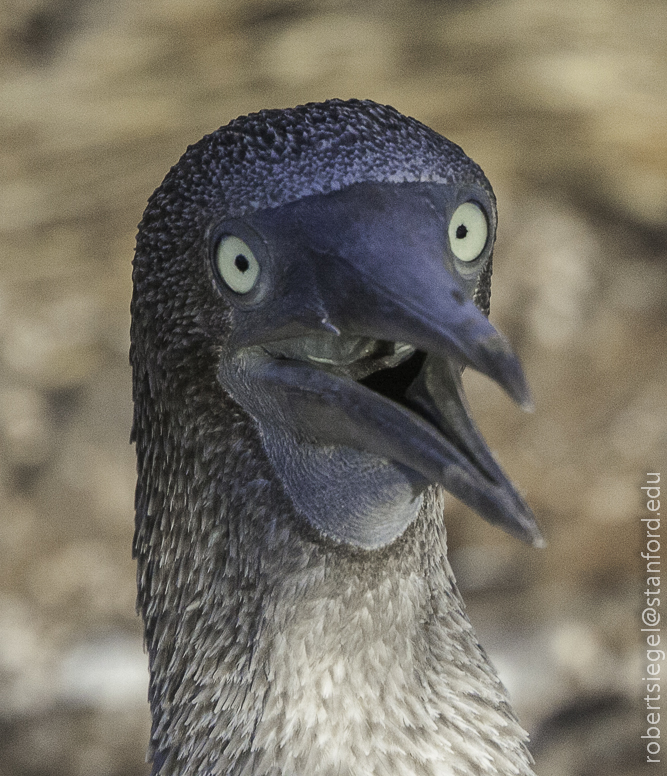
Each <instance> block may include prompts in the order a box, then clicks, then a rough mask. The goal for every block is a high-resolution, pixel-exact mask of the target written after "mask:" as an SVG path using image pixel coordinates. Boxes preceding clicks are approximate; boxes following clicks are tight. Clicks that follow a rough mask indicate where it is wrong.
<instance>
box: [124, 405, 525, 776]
mask: <svg viewBox="0 0 667 776" xmlns="http://www.w3.org/2000/svg"><path fill="white" fill-rule="evenodd" d="M230 418H231V421H230ZM154 423H155V419H153V421H152V422H151V424H150V425H151V426H152V425H153V424H154ZM224 423H225V426H224V428H223V427H222V426H221V425H220V423H216V421H215V419H214V418H211V419H210V422H209V423H203V424H200V426H199V427H198V428H193V427H192V426H190V427H189V428H188V426H189V424H185V423H184V424H180V423H176V422H175V421H170V422H167V421H166V420H165V419H164V418H162V433H161V434H155V433H153V434H152V435H151V436H150V437H148V436H146V438H144V437H143V436H142V433H141V429H139V431H138V432H137V447H138V452H139V487H138V501H137V503H138V517H137V533H136V536H135V553H136V555H137V558H138V562H139V576H138V579H139V603H140V606H141V608H142V613H143V616H144V620H145V625H146V642H147V647H148V650H149V655H150V663H151V685H150V693H151V704H152V712H153V734H152V747H153V750H154V753H155V756H156V763H158V767H157V768H156V769H155V771H154V772H155V773H158V772H159V774H160V776H176V775H177V774H179V775H181V774H183V775H184V774H192V773H196V774H202V775H203V774H209V775H210V776H217V774H221V775H222V774H225V775H226V776H236V775H237V774H252V775H253V776H279V775H280V774H293V775H294V776H298V775H299V774H304V775H305V774H309V775H312V776H317V775H318V774H321V775H322V776H325V775H328V774H355V776H366V775H368V776H370V774H376V773H387V774H396V775H397V776H425V775H426V774H428V775H429V776H435V775H436V774H438V775H439V774H443V775H444V774H467V773H470V774H473V773H475V774H477V773H479V774H487V773H488V774H500V773H503V774H504V773H513V774H523V775H528V774H531V773H532V770H531V768H530V765H529V761H530V758H529V755H528V754H527V752H526V750H525V746H524V743H523V742H524V739H525V734H524V733H523V731H522V730H521V728H520V727H519V725H518V724H517V722H516V720H515V717H514V715H513V713H512V711H511V709H510V708H509V706H508V702H507V698H506V694H505V690H504V688H503V687H502V685H501V683H500V682H499V680H498V678H497V676H496V674H495V672H494V670H493V668H492V667H491V666H490V664H489V662H488V660H487V658H486V656H485V654H484V652H483V651H482V649H481V648H480V647H479V645H478V643H477V640H476V637H475V635H474V633H473V631H472V628H471V626H470V624H469V622H468V619H467V617H466V615H465V612H464V608H463V604H462V601H461V599H460V596H459V594H458V591H457V589H456V584H455V581H454V578H453V575H452V573H451V569H450V567H449V564H448V562H447V558H446V546H445V536H444V528H443V522H442V506H441V501H442V499H441V497H440V496H439V495H438V494H437V493H435V492H431V491H429V492H427V493H426V494H425V498H424V507H423V510H422V513H421V515H420V517H419V518H418V519H417V521H416V522H415V523H414V524H413V525H412V526H411V527H410V528H409V529H408V531H407V532H406V534H405V535H404V536H403V537H401V538H400V539H399V540H397V542H395V543H394V544H393V545H391V546H390V547H388V548H385V549H384V550H382V551H375V552H363V551H355V552H348V551H346V550H344V549H343V548H341V547H338V548H336V551H333V547H332V546H330V545H327V544H326V543H323V542H322V541H320V540H319V538H318V537H316V536H314V535H313V534H312V530H313V529H312V528H310V527H309V526H308V525H307V524H305V523H304V521H302V520H301V519H300V518H299V517H298V515H297V514H296V512H295V510H294V508H293V507H292V505H291V503H290V502H289V500H288V498H287V497H286V495H285V494H284V492H283V491H282V489H281V488H280V486H279V485H278V484H277V483H276V480H275V478H274V476H273V473H272V469H271V467H270V466H269V464H268V462H267V459H266V457H265V456H264V454H263V451H262V449H261V448H260V445H259V442H258V441H257V440H256V439H255V438H254V437H253V435H252V434H248V429H247V428H246V427H245V425H244V423H243V419H242V417H241V416H240V415H239V416H234V413H233V412H228V413H227V416H226V419H225V421H224ZM171 424H175V425H176V426H177V427H170V425H171ZM148 427H150V426H148ZM221 438H224V440H225V447H224V449H221V447H220V439H221ZM177 440H178V442H177ZM165 464H166V470H165Z"/></svg>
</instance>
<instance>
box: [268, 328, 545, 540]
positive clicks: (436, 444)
mask: <svg viewBox="0 0 667 776" xmlns="http://www.w3.org/2000/svg"><path fill="white" fill-rule="evenodd" d="M262 351H263V352H264V354H265V357H268V359H267V363H266V367H265V368H266V374H267V376H268V375H269V373H270V379H271V382H272V384H273V386H274V387H275V388H276V389H277V390H280V391H283V392H284V395H285V396H286V397H287V399H288V401H287V403H286V405H284V406H290V407H291V408H292V410H293V412H294V414H295V417H296V416H298V417H299V420H300V422H301V427H302V428H304V429H309V430H310V432H311V434H312V435H313V436H314V437H315V438H318V439H320V440H321V441H323V442H328V443H337V444H345V445H350V446H352V447H357V448H358V449H363V450H366V451H368V452H372V453H375V454H377V455H379V456H382V457H386V458H388V459H390V460H394V461H396V462H398V463H400V464H403V465H404V466H406V467H408V468H409V469H412V470H414V471H415V472H417V473H418V474H419V475H421V476H422V477H423V482H424V485H426V484H429V483H440V484H442V485H444V487H445V488H446V489H447V490H449V491H450V492H451V493H453V494H454V495H455V496H457V497H458V498H459V499H460V500H461V501H463V502H464V503H466V504H468V505H469V506H470V507H471V508H472V509H474V510H475V511H477V512H478V513H479V514H480V515H481V516H483V517H484V518H485V519H487V520H489V521H490V522H492V523H495V524H498V525H499V526H500V527H502V528H503V529H504V530H506V531H508V532H509V533H511V534H513V535H515V536H517V537H518V538H520V539H522V540H523V541H527V542H529V543H531V544H533V545H534V546H541V545H542V544H543V539H542V536H541V534H540V531H539V529H538V527H537V525H536V523H535V520H534V517H533V515H532V512H531V511H530V509H529V507H528V506H527V505H526V503H525V501H524V500H523V498H522V497H521V495H520V494H519V493H518V491H517V490H516V489H515V487H514V486H513V485H512V483H511V482H510V481H509V479H508V478H507V476H506V475H505V474H504V472H503V471H502V469H501V468H500V466H499V465H498V463H497V461H496V460H495V458H494V457H493V455H492V454H491V452H490V451H489V449H488V447H487V445H486V443H485V441H484V439H483V438H482V436H481V434H480V432H479V431H478V430H477V428H476V426H475V424H474V421H473V420H472V417H471V414H470V411H469V408H468V405H467V402H466V399H465V396H464V393H463V389H462V385H461V372H462V371H463V370H462V365H461V363H460V362H459V361H457V359H455V358H447V359H443V358H441V357H438V356H434V355H430V354H428V353H427V352H426V351H424V350H421V349H419V348H417V347H415V346H413V345H411V344H409V343H406V342H392V341H389V340H381V339H374V338H371V337H359V336H352V335H346V334H340V333H337V334H336V333H331V332H328V331H327V332H318V333H313V334H309V335H306V336H302V337H293V338H288V339H284V340H278V341H274V342H271V343H265V344H264V345H263V346H262Z"/></svg>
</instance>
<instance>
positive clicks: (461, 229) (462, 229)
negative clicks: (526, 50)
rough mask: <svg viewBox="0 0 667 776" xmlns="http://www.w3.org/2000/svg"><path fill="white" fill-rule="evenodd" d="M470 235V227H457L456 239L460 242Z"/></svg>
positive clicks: (462, 225)
mask: <svg viewBox="0 0 667 776" xmlns="http://www.w3.org/2000/svg"><path fill="white" fill-rule="evenodd" d="M467 234H468V227H467V226H465V225H464V224H461V225H460V226H457V227H456V237H457V239H459V240H462V239H463V238H464V237H465V236H466V235H467Z"/></svg>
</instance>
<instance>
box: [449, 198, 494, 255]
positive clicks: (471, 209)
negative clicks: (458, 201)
mask: <svg viewBox="0 0 667 776" xmlns="http://www.w3.org/2000/svg"><path fill="white" fill-rule="evenodd" d="M488 235H489V225H488V224H487V221H486V216H485V215H484V211H483V210H482V208H481V207H480V206H479V205H476V204H475V203H474V202H465V203H464V204H463V205H459V206H458V207H457V208H456V210H455V211H454V215H453V216H452V220H451V221H450V222H449V244H450V245H451V246H452V253H453V254H454V256H456V258H457V259H460V260H461V261H474V260H475V259H476V258H477V257H478V256H479V255H480V253H481V252H482V251H483V250H484V246H485V245H486V239H487V237H488Z"/></svg>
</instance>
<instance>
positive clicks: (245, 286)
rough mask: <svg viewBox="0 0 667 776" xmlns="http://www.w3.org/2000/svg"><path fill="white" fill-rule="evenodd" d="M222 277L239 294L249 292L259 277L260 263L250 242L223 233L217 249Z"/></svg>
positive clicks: (217, 262)
mask: <svg viewBox="0 0 667 776" xmlns="http://www.w3.org/2000/svg"><path fill="white" fill-rule="evenodd" d="M215 258H216V264H217V266H218V272H219V273H220V277H221V278H222V279H223V280H224V281H225V283H226V284H227V285H228V286H229V288H231V290H232V291H234V292H235V293H237V294H247V293H248V292H249V291H252V289H253V288H254V287H255V284H256V283H257V278H258V277H259V263H258V261H257V259H256V258H255V254H254V253H253V252H252V251H251V250H250V246H249V245H248V243H246V242H244V241H243V240H241V239H240V238H239V237H234V235H223V236H222V237H221V238H220V242H219V243H218V248H217V250H216V257H215Z"/></svg>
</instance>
